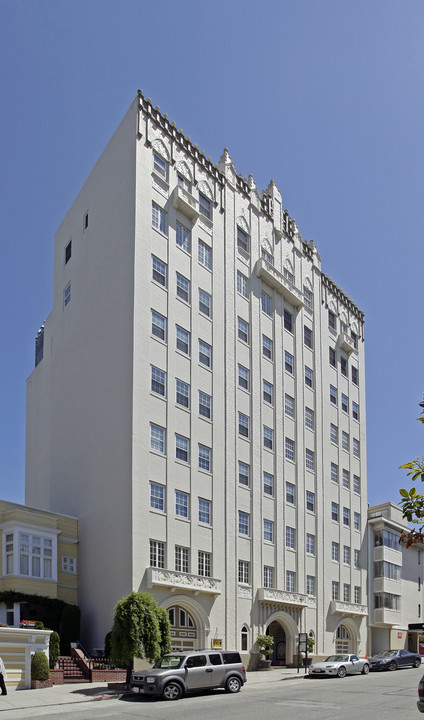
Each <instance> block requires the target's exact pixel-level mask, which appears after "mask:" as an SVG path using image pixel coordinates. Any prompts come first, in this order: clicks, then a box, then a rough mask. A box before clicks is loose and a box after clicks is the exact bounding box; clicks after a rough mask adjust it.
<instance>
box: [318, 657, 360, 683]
mask: <svg viewBox="0 0 424 720" xmlns="http://www.w3.org/2000/svg"><path fill="white" fill-rule="evenodd" d="M369 670H370V666H369V665H368V660H367V659H366V658H358V656H357V655H342V654H341V655H329V657H328V658H327V659H326V660H323V661H322V662H319V663H313V665H311V666H310V667H309V675H330V676H333V677H335V676H337V677H339V678H343V677H345V676H346V675H353V674H355V673H362V675H368V673H369Z"/></svg>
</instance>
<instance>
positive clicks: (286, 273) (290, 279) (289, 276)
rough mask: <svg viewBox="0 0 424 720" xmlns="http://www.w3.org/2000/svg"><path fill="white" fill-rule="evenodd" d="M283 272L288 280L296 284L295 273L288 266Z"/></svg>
mask: <svg viewBox="0 0 424 720" xmlns="http://www.w3.org/2000/svg"><path fill="white" fill-rule="evenodd" d="M283 274H284V277H285V278H286V280H288V281H289V283H290V284H291V285H294V275H293V273H292V272H290V270H289V269H288V267H285V268H284V270H283Z"/></svg>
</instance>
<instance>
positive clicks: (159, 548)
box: [150, 540, 165, 568]
mask: <svg viewBox="0 0 424 720" xmlns="http://www.w3.org/2000/svg"><path fill="white" fill-rule="evenodd" d="M150 567H156V568H164V567H165V543H163V542H159V541H158V540H150Z"/></svg>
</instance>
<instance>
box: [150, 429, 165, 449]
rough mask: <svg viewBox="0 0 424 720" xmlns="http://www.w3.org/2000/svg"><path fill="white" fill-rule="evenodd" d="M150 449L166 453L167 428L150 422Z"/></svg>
mask: <svg viewBox="0 0 424 720" xmlns="http://www.w3.org/2000/svg"><path fill="white" fill-rule="evenodd" d="M150 450H155V452H158V453H161V454H162V455H164V454H165V428H163V427H160V426H159V425H154V424H153V423H150Z"/></svg>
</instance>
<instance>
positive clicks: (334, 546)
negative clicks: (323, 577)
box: [331, 542, 339, 562]
mask: <svg viewBox="0 0 424 720" xmlns="http://www.w3.org/2000/svg"><path fill="white" fill-rule="evenodd" d="M331 559H332V560H334V562H339V543H338V542H332V543H331Z"/></svg>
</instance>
